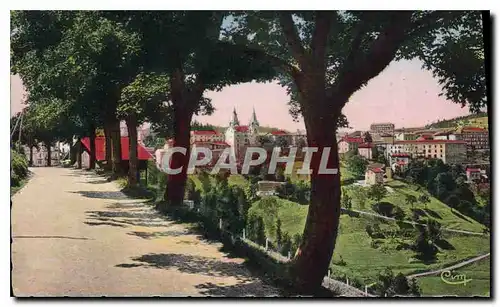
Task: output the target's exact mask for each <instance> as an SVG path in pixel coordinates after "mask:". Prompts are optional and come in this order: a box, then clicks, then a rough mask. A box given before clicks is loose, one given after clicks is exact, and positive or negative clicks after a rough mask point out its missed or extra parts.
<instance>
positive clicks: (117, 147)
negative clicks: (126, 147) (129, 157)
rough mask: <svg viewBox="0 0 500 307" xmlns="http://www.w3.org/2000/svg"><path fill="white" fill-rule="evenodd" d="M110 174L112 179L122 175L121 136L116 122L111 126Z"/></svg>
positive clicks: (118, 124) (117, 121) (118, 123)
mask: <svg viewBox="0 0 500 307" xmlns="http://www.w3.org/2000/svg"><path fill="white" fill-rule="evenodd" d="M111 142H112V145H111V159H112V161H113V162H112V164H111V172H112V177H113V178H117V177H119V176H120V175H123V169H122V144H121V135H120V121H119V120H116V119H115V121H114V122H113V125H112V126H111Z"/></svg>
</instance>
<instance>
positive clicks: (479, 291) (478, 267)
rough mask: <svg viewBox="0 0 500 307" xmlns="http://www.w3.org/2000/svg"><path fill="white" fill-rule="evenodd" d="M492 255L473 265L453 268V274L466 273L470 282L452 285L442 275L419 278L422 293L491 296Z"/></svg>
mask: <svg viewBox="0 0 500 307" xmlns="http://www.w3.org/2000/svg"><path fill="white" fill-rule="evenodd" d="M490 268H491V259H490V257H488V258H486V259H482V260H481V261H478V262H475V263H473V264H471V265H468V266H465V267H462V268H459V269H457V270H453V271H452V274H453V275H456V274H464V275H465V276H466V278H467V279H472V280H471V281H470V282H468V283H466V284H465V285H464V284H458V285H450V284H447V283H445V282H443V280H442V279H441V276H440V275H437V276H425V277H420V278H418V282H419V285H420V288H421V290H422V294H423V295H425V296H435V295H436V296H441V295H457V296H490V280H491V276H490Z"/></svg>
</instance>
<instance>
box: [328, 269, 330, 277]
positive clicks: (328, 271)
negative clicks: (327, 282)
mask: <svg viewBox="0 0 500 307" xmlns="http://www.w3.org/2000/svg"><path fill="white" fill-rule="evenodd" d="M328 278H330V269H328Z"/></svg>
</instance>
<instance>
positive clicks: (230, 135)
mask: <svg viewBox="0 0 500 307" xmlns="http://www.w3.org/2000/svg"><path fill="white" fill-rule="evenodd" d="M259 126H260V125H259V121H258V120H257V115H256V114H255V108H254V109H253V112H252V116H251V118H250V121H249V123H248V125H247V126H244V125H240V121H239V119H238V114H237V113H236V108H235V109H234V110H233V115H232V118H231V121H230V122H229V127H228V128H227V129H226V132H225V141H226V143H227V144H228V145H229V146H230V148H231V151H232V154H233V155H234V156H235V157H236V159H237V160H243V159H244V158H245V156H244V154H245V152H246V148H247V147H249V146H257V145H258V136H259Z"/></svg>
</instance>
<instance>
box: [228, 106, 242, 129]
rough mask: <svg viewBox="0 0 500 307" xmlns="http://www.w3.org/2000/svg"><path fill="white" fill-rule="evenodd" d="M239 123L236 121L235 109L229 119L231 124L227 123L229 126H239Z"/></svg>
mask: <svg viewBox="0 0 500 307" xmlns="http://www.w3.org/2000/svg"><path fill="white" fill-rule="evenodd" d="M239 125H240V121H239V120H238V114H236V108H234V109H233V116H232V118H231V122H229V126H233V127H234V126H239Z"/></svg>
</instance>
